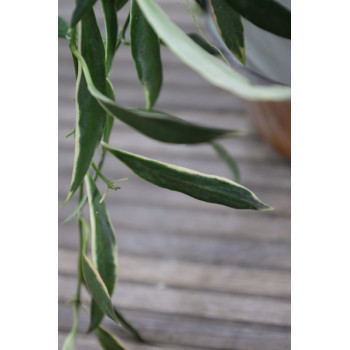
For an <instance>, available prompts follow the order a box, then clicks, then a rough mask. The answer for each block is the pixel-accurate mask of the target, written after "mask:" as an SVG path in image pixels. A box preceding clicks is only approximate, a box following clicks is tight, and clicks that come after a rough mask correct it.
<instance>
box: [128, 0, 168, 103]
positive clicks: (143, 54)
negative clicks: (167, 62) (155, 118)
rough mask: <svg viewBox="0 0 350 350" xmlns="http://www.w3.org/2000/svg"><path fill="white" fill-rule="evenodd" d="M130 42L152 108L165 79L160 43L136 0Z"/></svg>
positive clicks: (133, 2)
mask: <svg viewBox="0 0 350 350" xmlns="http://www.w3.org/2000/svg"><path fill="white" fill-rule="evenodd" d="M130 43H131V53H132V57H133V59H134V62H135V67H136V71H137V75H138V77H139V80H140V83H141V86H142V88H143V90H144V93H145V97H146V108H147V109H151V108H152V107H153V105H154V103H155V102H156V100H157V97H158V95H159V92H160V89H161V86H162V79H163V76H162V61H161V58H160V44H159V39H158V36H157V34H156V33H155V32H154V31H153V29H152V27H151V26H150V25H149V24H148V22H147V20H146V18H145V16H144V15H143V13H142V11H141V10H140V8H139V6H138V4H137V2H136V0H132V1H131V10H130Z"/></svg>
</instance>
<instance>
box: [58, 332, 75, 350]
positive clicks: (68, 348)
mask: <svg viewBox="0 0 350 350" xmlns="http://www.w3.org/2000/svg"><path fill="white" fill-rule="evenodd" d="M76 333H77V332H76V330H71V331H70V332H69V334H68V335H67V338H66V339H65V341H64V343H63V345H62V349H61V350H74V343H75V337H76Z"/></svg>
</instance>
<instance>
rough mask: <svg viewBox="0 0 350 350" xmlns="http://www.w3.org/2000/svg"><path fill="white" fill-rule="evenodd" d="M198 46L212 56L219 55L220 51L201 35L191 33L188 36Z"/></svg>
mask: <svg viewBox="0 0 350 350" xmlns="http://www.w3.org/2000/svg"><path fill="white" fill-rule="evenodd" d="M187 35H188V36H189V37H190V38H191V39H192V40H193V41H194V42H195V43H196V44H198V45H199V46H200V47H201V48H202V49H204V50H205V51H207V52H208V53H210V54H211V55H216V56H217V55H219V51H218V50H216V49H215V48H214V47H212V46H210V45H209V44H208V43H207V42H206V41H205V40H204V39H203V38H202V37H201V36H200V35H199V34H197V33H189V34H187Z"/></svg>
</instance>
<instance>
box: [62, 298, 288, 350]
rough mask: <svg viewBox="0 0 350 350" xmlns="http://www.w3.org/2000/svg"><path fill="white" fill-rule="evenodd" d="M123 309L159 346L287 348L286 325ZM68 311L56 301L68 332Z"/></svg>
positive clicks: (85, 323) (110, 325)
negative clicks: (247, 322) (246, 322)
mask: <svg viewBox="0 0 350 350" xmlns="http://www.w3.org/2000/svg"><path fill="white" fill-rule="evenodd" d="M122 312H123V313H124V315H125V316H126V317H127V318H128V320H130V322H132V324H133V325H135V326H136V327H137V329H138V330H139V331H141V333H142V335H143V336H144V337H145V338H146V339H147V340H149V341H151V342H152V343H155V344H156V345H157V346H159V347H160V348H162V349H174V350H175V349H177V348H179V349H183V350H190V349H192V347H194V348H196V349H201V350H206V349H215V350H218V349H228V350H256V349H259V350H287V349H290V331H289V329H288V328H286V327H276V326H267V325H258V324H244V323H238V322H232V321H223V320H212V319H206V318H196V317H191V316H184V315H176V314H175V315H174V314H166V313H152V312H148V311H139V310H131V309H125V308H122ZM71 315H72V311H71V308H70V307H69V306H66V305H63V304H60V305H59V325H60V327H59V328H60V330H61V331H64V332H67V331H68V330H69V329H70V326H71V322H72V316H71ZM80 324H81V325H82V327H81V328H82V329H83V330H86V329H87V327H88V319H87V316H86V315H84V314H82V317H80ZM104 325H105V327H106V328H108V329H109V330H111V331H112V332H113V333H115V334H118V335H119V336H120V337H122V339H123V340H124V339H125V341H126V339H129V338H127V336H126V333H125V332H123V331H122V330H120V329H119V328H118V327H116V326H115V325H114V324H113V323H112V322H110V321H109V320H107V319H106V320H105V321H104ZM175 344H176V345H175ZM132 349H133V348H131V349H130V350H132ZM84 350H85V349H84Z"/></svg>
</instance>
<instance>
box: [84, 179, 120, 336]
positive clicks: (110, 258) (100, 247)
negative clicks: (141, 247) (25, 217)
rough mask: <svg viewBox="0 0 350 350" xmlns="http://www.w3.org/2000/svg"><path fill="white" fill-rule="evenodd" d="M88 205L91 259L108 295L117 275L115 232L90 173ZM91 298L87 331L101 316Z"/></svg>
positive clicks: (95, 302)
mask: <svg viewBox="0 0 350 350" xmlns="http://www.w3.org/2000/svg"><path fill="white" fill-rule="evenodd" d="M85 184H86V191H87V194H88V199H89V207H90V223H91V250H92V261H93V263H94V265H95V266H96V268H97V271H98V273H99V274H100V276H101V278H102V280H103V282H104V284H105V286H106V288H107V291H108V294H109V295H112V293H113V291H114V288H115V285H116V282H117V275H118V263H117V247H116V241H115V234H114V230H113V227H112V224H111V221H110V219H109V216H108V213H107V209H106V205H105V203H104V202H102V203H100V200H101V195H100V193H99V192H98V189H97V187H96V184H95V182H94V180H93V179H92V177H91V175H90V174H87V175H86V177H85ZM97 303H98V302H97V301H96V300H93V302H92V305H91V319H90V327H89V331H91V330H93V329H95V328H96V327H97V326H98V325H99V324H100V322H101V320H102V318H103V313H102V311H101V310H100V309H99V308H98V306H97Z"/></svg>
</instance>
